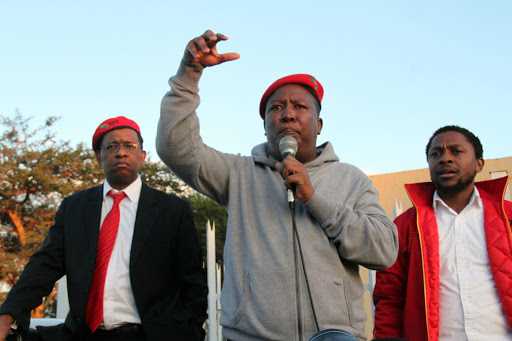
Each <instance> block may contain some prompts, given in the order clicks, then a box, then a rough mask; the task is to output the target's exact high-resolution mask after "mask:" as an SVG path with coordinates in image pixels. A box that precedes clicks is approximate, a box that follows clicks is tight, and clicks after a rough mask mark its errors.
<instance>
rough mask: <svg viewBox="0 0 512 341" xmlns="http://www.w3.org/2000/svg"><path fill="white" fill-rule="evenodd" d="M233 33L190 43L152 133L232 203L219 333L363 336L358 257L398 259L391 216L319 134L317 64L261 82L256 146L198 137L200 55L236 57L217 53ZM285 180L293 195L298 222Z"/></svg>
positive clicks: (380, 263) (166, 153) (204, 188)
mask: <svg viewBox="0 0 512 341" xmlns="http://www.w3.org/2000/svg"><path fill="white" fill-rule="evenodd" d="M226 39H227V37H226V36H224V35H222V34H215V33H213V32H212V31H209V30H208V31H206V32H205V33H204V34H203V35H201V36H199V37H197V38H194V39H193V40H191V41H190V42H189V43H188V45H187V48H186V50H185V53H184V56H183V59H182V62H181V65H180V67H179V69H178V72H177V74H176V75H175V76H173V77H171V79H170V80H169V84H170V86H171V91H169V92H168V93H167V94H166V95H165V97H164V98H163V100H162V107H161V116H160V121H159V124H158V136H157V151H158V154H159V156H160V157H161V159H162V160H163V161H164V162H165V163H166V164H167V165H168V166H169V167H170V168H171V169H172V170H173V171H174V172H175V173H176V174H177V175H178V176H179V177H181V178H182V179H183V180H184V181H185V182H186V183H187V184H189V185H190V186H191V187H193V188H194V189H196V190H197V191H199V192H201V193H203V194H205V195H206V196H208V197H210V198H212V199H213V200H215V201H217V202H218V203H220V204H221V205H223V206H224V207H225V208H226V210H227V211H228V227H227V232H226V242H225V248H224V263H225V278H224V284H223V288H222V297H221V305H222V314H221V318H220V323H221V325H222V326H223V336H224V337H225V338H226V339H229V340H237V341H238V340H307V339H308V338H309V337H311V336H312V335H313V334H314V333H316V332H317V331H318V329H327V328H339V329H343V330H346V331H348V332H349V333H351V334H353V335H354V336H356V337H357V338H358V339H360V340H365V339H366V335H365V332H364V327H365V322H366V313H365V311H364V309H363V293H364V289H363V284H362V281H361V278H360V276H359V265H362V266H364V267H367V268H370V269H385V268H387V267H389V266H391V265H392V264H393V263H394V262H395V259H396V256H397V252H398V240H397V232H396V227H395V225H394V224H393V223H392V222H391V220H390V219H389V218H388V217H387V216H386V213H385V211H384V210H383V208H382V207H381V206H380V205H379V203H378V199H379V196H378V193H377V191H376V190H375V189H374V188H373V186H372V183H371V181H370V179H369V178H368V177H367V176H366V175H365V174H364V173H363V172H361V171H360V170H359V169H357V168H356V167H354V166H352V165H349V164H345V163H341V162H339V159H338V157H337V156H336V154H335V153H334V150H333V147H332V145H331V144H330V143H329V142H327V143H324V144H323V145H321V146H318V147H317V146H316V139H317V135H318V134H320V131H321V130H322V125H323V122H322V119H321V118H320V117H319V114H320V108H321V100H322V97H323V88H322V86H321V84H320V83H319V82H318V81H317V80H316V79H315V78H314V77H312V76H310V75H292V76H288V77H284V78H282V79H280V80H278V81H276V82H275V83H274V84H272V85H271V86H270V87H269V89H268V90H267V91H266V92H265V94H264V95H263V98H262V100H261V105H260V115H261V116H262V118H263V120H264V127H265V133H266V136H267V142H265V143H262V144H260V145H258V146H256V147H254V149H253V150H252V155H251V156H241V155H239V154H238V155H234V154H227V153H222V152H220V151H217V150H215V149H213V148H211V147H209V146H207V145H205V144H204V143H203V142H202V139H201V136H200V134H199V120H198V117H197V115H196V109H197V107H198V106H199V95H198V84H199V79H200V77H201V75H202V72H203V69H204V68H205V67H209V66H214V65H218V64H220V63H223V62H226V61H231V60H235V59H238V58H239V55H238V54H237V53H226V54H219V53H217V48H216V45H217V44H218V43H219V42H220V41H224V40H226ZM284 136H293V137H294V138H295V139H296V141H297V145H298V149H297V152H296V156H295V158H294V157H291V156H288V157H286V158H285V159H284V160H283V157H282V156H281V153H280V151H279V142H280V141H281V139H282V138H283V137H284ZM284 186H286V187H287V188H290V189H293V193H294V197H295V199H296V202H295V209H294V212H295V213H294V214H295V221H296V231H297V232H296V233H294V232H293V231H294V230H293V228H292V215H291V213H290V212H291V210H290V209H289V204H288V202H287V197H286V192H285V190H284ZM297 236H298V238H299V241H300V244H301V245H302V255H301V254H300V252H299V251H298V249H299V248H298V238H297ZM301 259H302V260H303V262H302V261H301ZM304 270H306V273H307V278H308V281H306V277H305V271H304ZM308 292H309V293H310V294H311V298H310V297H309V293H308ZM311 302H313V305H312V304H311ZM313 309H314V311H315V312H316V314H313ZM314 315H316V317H314ZM315 320H316V321H317V323H318V326H317V325H316V323H315Z"/></svg>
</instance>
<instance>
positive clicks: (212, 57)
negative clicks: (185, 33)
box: [183, 30, 240, 67]
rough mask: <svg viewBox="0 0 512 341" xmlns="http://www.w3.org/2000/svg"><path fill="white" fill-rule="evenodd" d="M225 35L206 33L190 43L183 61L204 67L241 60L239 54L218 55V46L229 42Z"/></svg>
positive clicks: (208, 31)
mask: <svg viewBox="0 0 512 341" xmlns="http://www.w3.org/2000/svg"><path fill="white" fill-rule="evenodd" d="M227 39H228V37H226V36H225V35H223V34H220V33H217V34H215V33H213V32H212V31H210V30H207V31H205V32H204V33H203V34H202V35H200V36H199V37H196V38H194V39H192V40H191V41H189V43H188V44H187V48H186V49H185V54H184V56H183V59H184V60H185V62H186V63H188V64H194V63H195V64H201V65H202V66H203V67H208V66H214V65H218V64H222V63H224V62H229V61H232V60H236V59H238V58H240V55H239V54H238V53H224V54H219V53H217V44H218V43H219V42H221V41H223V40H227Z"/></svg>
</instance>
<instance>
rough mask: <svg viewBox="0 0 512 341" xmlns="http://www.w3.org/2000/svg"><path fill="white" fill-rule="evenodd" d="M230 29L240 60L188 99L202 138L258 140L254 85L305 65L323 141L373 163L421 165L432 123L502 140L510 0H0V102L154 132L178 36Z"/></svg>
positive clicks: (496, 150)
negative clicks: (115, 120) (194, 104)
mask: <svg viewBox="0 0 512 341" xmlns="http://www.w3.org/2000/svg"><path fill="white" fill-rule="evenodd" d="M206 29H212V30H213V31H214V32H220V33H223V34H226V35H227V36H228V37H229V40H228V41H227V42H224V43H222V44H220V45H219V47H218V49H219V51H220V52H238V53H240V55H241V58H240V59H239V60H237V61H233V62H230V63H225V64H222V65H220V66H217V67H214V68H209V69H206V70H205V72H204V74H203V78H202V79H201V83H200V95H201V106H200V107H199V110H198V114H199V117H200V120H201V133H202V136H203V139H204V140H205V142H206V143H208V144H209V145H211V146H213V147H215V148H217V149H219V150H222V151H226V152H231V153H241V154H249V153H250V151H251V149H252V147H253V146H254V145H256V144H259V143H261V142H263V141H265V136H264V132H263V123H262V121H261V118H260V117H259V114H258V105H259V101H260V98H261V95H262V94H263V92H264V91H265V90H266V88H267V87H268V86H269V85H270V84H271V83H272V82H273V81H274V80H276V79H277V78H280V77H282V76H285V75H288V74H292V73H310V74H312V75H314V76H315V77H316V78H317V79H318V80H319V81H320V82H321V83H322V85H323V86H324V89H325V96H324V100H323V107H322V113H321V116H322V117H323V120H324V129H323V131H322V135H320V137H319V138H320V139H319V143H322V142H325V141H327V140H328V141H331V142H332V143H333V144H334V148H335V151H336V152H337V154H338V155H339V157H340V159H341V160H342V161H344V162H348V163H352V164H354V165H356V166H358V167H359V168H361V169H363V170H365V171H367V172H369V173H389V172H398V171H404V170H410V169H418V168H425V167H426V166H427V165H426V162H425V154H424V148H425V145H426V143H427V141H428V138H429V137H430V136H431V134H432V133H433V131H434V130H436V129H437V128H439V127H441V126H443V125H446V124H458V125H461V126H463V127H466V128H468V129H470V130H472V131H473V132H474V133H475V134H476V135H478V136H479V137H480V139H481V140H482V143H483V146H484V157H485V158H488V159H494V158H501V157H507V156H512V130H511V123H512V119H511V117H512V83H511V80H512V66H511V61H512V2H511V1H508V0H502V1H499V0H496V1H472V0H469V1H384V0H381V1H321V0H319V1H316V2H313V1H301V0H294V1H288V0H287V1H277V0H276V1H217V2H206V1H195V2H188V1H187V2H185V1H181V2H177V1H145V2H142V1H87V2H85V1H84V2H71V1H51V0H48V1H44V2H42V1H3V2H1V3H0V42H1V46H2V48H1V53H0V115H3V116H10V115H12V114H13V113H14V112H15V110H16V109H19V110H20V111H21V112H22V113H23V114H24V115H26V116H32V117H34V123H41V122H43V120H44V119H45V118H46V117H48V116H51V115H55V116H60V117H61V119H60V120H59V121H58V123H57V124H56V126H55V128H56V132H57V136H58V138H60V139H62V140H70V141H71V142H72V143H73V144H76V143H79V142H86V143H88V144H90V141H91V138H92V134H93V132H94V130H95V129H96V127H97V126H98V124H99V123H100V122H101V121H103V120H104V119H106V118H108V117H113V116H118V115H124V116H127V117H129V118H132V119H134V120H136V121H137V122H138V123H139V124H140V126H141V129H142V134H143V137H144V138H145V149H146V150H147V151H148V152H149V153H150V157H151V158H153V159H158V155H157V154H156V151H155V147H154V145H155V144H154V140H155V137H156V126H157V122H158V117H159V111H160V101H161V98H162V97H163V95H164V94H165V92H166V91H167V90H168V84H167V80H168V78H169V77H170V76H172V75H173V74H174V73H175V71H176V70H177V67H178V65H179V62H180V60H181V57H182V55H183V50H184V48H185V45H186V44H187V42H188V41H189V40H190V39H192V38H194V37H195V36H197V35H200V34H201V33H202V32H204V31H205V30H206Z"/></svg>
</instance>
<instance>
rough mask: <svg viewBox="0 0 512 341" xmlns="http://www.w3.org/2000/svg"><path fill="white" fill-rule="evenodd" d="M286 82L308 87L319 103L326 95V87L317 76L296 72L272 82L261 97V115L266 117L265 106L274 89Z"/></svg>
mask: <svg viewBox="0 0 512 341" xmlns="http://www.w3.org/2000/svg"><path fill="white" fill-rule="evenodd" d="M286 84H299V85H302V86H304V87H306V89H307V90H309V92H311V94H312V95H313V96H314V97H315V98H316V100H317V101H318V104H321V103H322V97H324V87H323V86H322V84H320V82H319V81H317V80H316V79H315V77H313V76H311V75H306V74H296V75H290V76H286V77H283V78H280V79H278V80H276V81H275V82H274V83H272V85H271V86H269V87H268V89H267V91H265V93H264V94H263V97H261V102H260V116H261V118H263V119H265V106H266V104H267V100H268V98H269V97H270V95H272V93H273V92H274V91H276V90H277V88H279V87H280V86H283V85H286Z"/></svg>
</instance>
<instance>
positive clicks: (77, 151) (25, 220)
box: [0, 111, 183, 317]
mask: <svg viewBox="0 0 512 341" xmlns="http://www.w3.org/2000/svg"><path fill="white" fill-rule="evenodd" d="M31 120H32V119H31V118H30V117H28V118H26V117H24V116H23V115H22V114H21V113H20V112H18V111H16V113H15V115H14V116H13V117H12V118H9V117H4V116H0V123H1V124H2V125H3V126H4V127H5V130H4V132H3V133H2V134H1V136H0V153H1V154H0V259H2V260H3V261H2V263H1V264H0V282H6V283H8V284H9V285H11V286H12V285H14V283H16V281H17V280H18V277H19V275H20V273H21V271H22V270H23V268H24V266H25V265H26V263H27V262H28V259H29V257H30V256H31V255H32V254H33V253H34V252H35V251H37V249H39V247H40V246H41V244H42V242H43V240H44V238H45V237H46V235H47V233H48V229H49V228H50V226H51V225H52V224H53V219H54V215H55V212H56V210H57V208H58V206H59V204H60V202H61V201H62V199H63V198H65V197H66V196H68V195H70V194H72V193H74V192H77V191H79V190H82V189H85V188H89V187H92V186H96V185H99V184H101V183H102V182H103V181H104V173H103V170H102V169H101V167H100V166H99V165H98V164H97V162H96V160H95V157H94V152H93V151H92V150H91V149H89V148H87V147H86V146H85V145H84V144H83V143H81V144H78V145H77V146H76V147H75V148H73V147H71V146H70V144H69V142H65V141H57V140H56V136H55V134H54V133H53V132H52V130H51V128H52V126H53V124H54V123H55V122H56V121H57V120H58V118H57V117H53V116H52V117H49V118H48V119H47V120H46V121H45V122H44V123H43V124H42V125H41V126H39V127H37V128H34V129H32V128H31V127H30V123H31ZM140 174H141V178H142V179H143V180H144V181H146V183H148V185H150V186H152V187H155V188H158V189H161V190H163V191H166V192H172V193H176V194H181V193H182V192H183V186H182V183H181V182H179V181H178V179H177V178H176V176H175V175H174V174H173V173H171V172H170V171H169V170H168V169H167V167H166V166H165V165H164V164H163V163H162V162H153V161H152V160H150V159H149V158H148V159H146V162H145V163H144V164H143V165H142V167H141V170H140ZM55 295H56V291H55V290H54V291H53V292H52V294H50V297H48V298H46V299H45V301H44V303H43V306H42V307H40V308H38V310H36V312H35V313H34V312H33V316H37V317H42V314H44V315H48V314H49V315H50V316H51V315H52V312H51V311H49V310H48V309H49V308H50V307H52V305H53V306H54V300H53V299H52V298H53V297H54V296H55ZM4 296H5V294H3V296H0V302H3V300H4V299H5V297H4ZM53 310H54V308H53ZM45 311H46V312H45Z"/></svg>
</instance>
